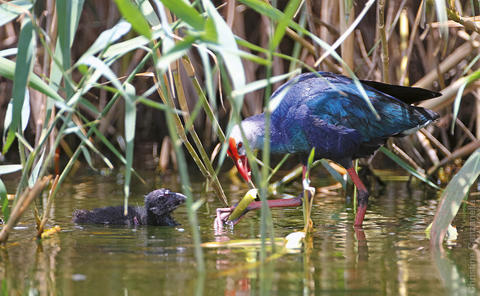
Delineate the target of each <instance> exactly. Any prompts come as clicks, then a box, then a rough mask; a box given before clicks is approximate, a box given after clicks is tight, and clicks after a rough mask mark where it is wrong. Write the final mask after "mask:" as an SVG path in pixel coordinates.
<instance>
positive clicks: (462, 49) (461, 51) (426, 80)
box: [413, 41, 480, 88]
mask: <svg viewBox="0 0 480 296" xmlns="http://www.w3.org/2000/svg"><path fill="white" fill-rule="evenodd" d="M479 46H480V42H478V41H472V42H465V43H464V44H462V45H460V46H459V47H458V48H457V49H455V50H454V51H453V52H452V53H450V55H448V56H447V57H446V58H445V59H443V61H442V62H441V63H440V65H438V69H439V70H438V71H437V69H433V70H432V71H430V72H429V73H427V74H426V75H425V76H423V78H422V79H420V80H419V81H417V82H416V83H415V84H414V85H413V86H416V87H422V88H431V87H432V84H433V82H434V81H435V80H436V79H438V78H439V75H441V74H442V73H445V72H447V71H448V70H450V69H451V68H453V67H456V66H457V65H458V64H459V63H460V61H462V60H463V59H465V58H466V57H467V56H468V55H470V54H471V53H472V52H473V51H474V50H477V49H478V47H479ZM459 80H460V79H459ZM459 80H457V81H456V82H454V84H456V83H457V82H458V81H459ZM451 86H452V84H450V85H449V86H448V88H449V87H451Z"/></svg>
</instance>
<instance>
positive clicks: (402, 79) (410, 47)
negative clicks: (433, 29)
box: [398, 1, 424, 85]
mask: <svg viewBox="0 0 480 296" xmlns="http://www.w3.org/2000/svg"><path fill="white" fill-rule="evenodd" d="M423 2H424V1H420V6H419V7H418V10H417V15H416V16H415V22H414V24H413V26H412V33H411V34H410V39H409V41H408V48H407V52H406V53H405V59H406V61H405V69H404V70H403V72H402V75H401V77H400V81H399V83H398V84H400V85H404V84H405V79H406V78H407V75H408V68H409V64H410V58H411V55H412V50H413V45H414V43H415V39H416V37H417V33H418V27H419V26H420V20H421V18H422V10H423Z"/></svg>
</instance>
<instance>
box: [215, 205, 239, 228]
mask: <svg viewBox="0 0 480 296" xmlns="http://www.w3.org/2000/svg"><path fill="white" fill-rule="evenodd" d="M234 209H235V208H234V207H230V208H218V209H217V216H216V217H215V221H214V222H213V227H214V228H215V230H222V229H223V225H224V224H225V223H228V222H229V221H228V218H229V217H230V215H231V214H232V212H233V210H234Z"/></svg>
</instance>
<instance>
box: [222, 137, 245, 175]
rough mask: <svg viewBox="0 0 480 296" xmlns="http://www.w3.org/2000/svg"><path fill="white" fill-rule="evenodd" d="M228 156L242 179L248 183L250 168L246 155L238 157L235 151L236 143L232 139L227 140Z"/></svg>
mask: <svg viewBox="0 0 480 296" xmlns="http://www.w3.org/2000/svg"><path fill="white" fill-rule="evenodd" d="M227 154H228V156H230V157H231V158H232V159H233V162H234V163H235V166H236V167H237V170H238V172H239V173H240V175H241V176H242V178H243V179H244V180H245V181H246V182H249V181H250V179H251V177H250V166H249V165H248V159H247V156H246V155H239V154H238V150H237V143H236V142H235V139H234V138H230V139H229V140H228V150H227Z"/></svg>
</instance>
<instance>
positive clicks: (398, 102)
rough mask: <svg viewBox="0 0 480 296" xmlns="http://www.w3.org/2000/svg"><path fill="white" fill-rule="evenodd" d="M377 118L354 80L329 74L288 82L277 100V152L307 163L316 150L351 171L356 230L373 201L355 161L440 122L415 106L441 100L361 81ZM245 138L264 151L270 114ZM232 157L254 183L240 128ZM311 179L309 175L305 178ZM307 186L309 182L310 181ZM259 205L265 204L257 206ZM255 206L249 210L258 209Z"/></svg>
mask: <svg viewBox="0 0 480 296" xmlns="http://www.w3.org/2000/svg"><path fill="white" fill-rule="evenodd" d="M361 83H362V86H363V88H364V90H365V91H366V94H367V96H368V98H369V99H370V102H371V104H372V105H373V107H374V108H375V110H376V111H377V113H378V115H379V116H380V118H377V117H376V116H375V115H374V113H373V112H372V110H371V109H370V108H369V106H368V105H367V102H366V101H365V100H364V99H363V97H362V94H361V92H360V90H359V89H358V88H357V86H356V85H355V83H354V82H353V80H352V79H350V78H348V77H345V76H343V75H339V74H333V73H328V72H318V73H306V74H302V75H299V76H297V77H295V78H293V79H291V80H290V81H288V82H286V83H285V84H283V85H282V86H281V87H280V88H279V89H277V90H276V91H275V92H274V93H273V94H272V97H271V101H270V104H271V106H274V107H273V108H274V109H273V111H272V113H271V125H270V149H271V153H276V154H285V153H291V154H296V155H299V156H300V157H302V159H303V161H304V172H305V165H306V161H307V158H308V155H309V153H310V151H311V149H312V148H313V147H314V148H315V157H316V158H327V159H331V160H333V161H335V162H336V163H338V164H340V165H342V166H343V167H344V168H346V169H347V172H348V174H349V175H350V177H351V179H352V181H353V183H354V184H355V186H356V187H357V189H358V192H359V195H358V210H357V214H356V217H355V224H354V225H355V226H357V227H359V226H362V223H363V219H364V217H365V212H366V209H367V203H368V195H369V194H368V191H367V188H366V187H365V185H364V184H363V183H362V181H361V180H360V178H359V177H358V175H357V173H356V172H355V170H354V168H353V165H352V160H354V159H356V158H360V157H366V156H369V155H371V154H373V153H374V152H375V151H376V150H377V149H378V148H379V147H380V146H381V145H383V144H385V142H386V140H387V139H388V138H389V137H401V136H405V135H408V134H411V133H413V132H415V131H417V130H419V129H421V128H423V127H425V126H427V125H428V124H430V123H431V122H432V121H434V120H435V119H437V118H438V117H439V116H438V114H437V113H435V112H433V111H431V110H428V109H425V108H422V107H416V106H413V105H410V104H412V103H415V102H418V101H422V100H426V99H430V98H434V97H438V96H440V95H441V94H440V93H437V92H433V91H430V90H426V89H422V88H415V87H406V86H397V85H390V84H385V83H380V82H375V81H361ZM241 126H242V129H243V132H244V135H245V139H246V140H247V141H248V143H249V145H250V147H251V148H252V149H262V148H263V145H264V138H265V115H264V114H263V113H262V114H258V115H254V116H251V117H248V118H246V119H245V120H243V121H242V123H241ZM227 153H228V155H229V156H230V157H231V158H232V159H233V160H234V162H235V165H236V167H237V169H238V172H239V173H240V175H241V176H242V177H243V179H245V181H247V182H251V174H250V167H249V165H248V161H247V158H246V153H245V147H244V145H243V137H242V135H241V131H240V127H239V126H238V125H237V126H235V127H234V128H233V130H232V132H231V134H230V138H229V139H228V152H227ZM304 179H305V174H304ZM303 184H304V187H305V186H308V184H309V181H308V180H304V182H303ZM305 184H307V185H305ZM255 203H259V202H255ZM268 203H269V206H270V207H282V206H292V205H300V204H301V203H302V201H301V198H299V197H297V198H295V199H293V200H269V201H268ZM258 207H259V205H258V204H254V205H252V206H250V207H249V208H247V210H249V209H255V208H258ZM234 208H235V207H231V208H227V209H226V210H227V211H226V212H227V213H225V211H224V212H223V214H222V216H220V217H217V221H216V223H223V222H224V221H226V219H227V218H228V215H229V213H231V211H233V209H234Z"/></svg>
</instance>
